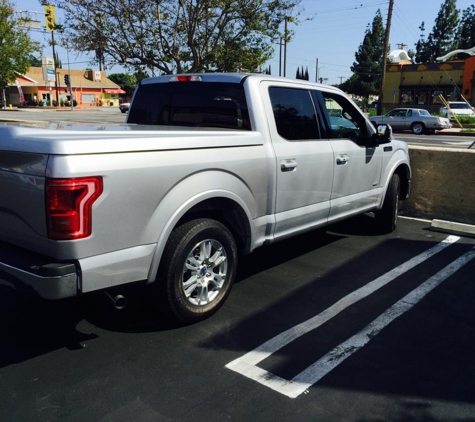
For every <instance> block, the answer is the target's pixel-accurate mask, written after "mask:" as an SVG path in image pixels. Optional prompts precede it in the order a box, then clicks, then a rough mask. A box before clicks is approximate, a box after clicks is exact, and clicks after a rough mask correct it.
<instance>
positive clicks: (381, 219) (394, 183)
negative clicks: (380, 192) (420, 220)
mask: <svg viewBox="0 0 475 422" xmlns="http://www.w3.org/2000/svg"><path fill="white" fill-rule="evenodd" d="M400 184H401V181H400V179H399V175H397V174H393V175H392V177H391V180H390V182H389V186H388V190H387V192H386V197H385V198H384V203H383V207H382V208H381V209H380V210H379V211H378V212H376V213H375V217H376V224H377V227H378V230H379V231H380V232H382V233H391V232H393V231H394V230H396V227H397V217H398V209H399V189H400Z"/></svg>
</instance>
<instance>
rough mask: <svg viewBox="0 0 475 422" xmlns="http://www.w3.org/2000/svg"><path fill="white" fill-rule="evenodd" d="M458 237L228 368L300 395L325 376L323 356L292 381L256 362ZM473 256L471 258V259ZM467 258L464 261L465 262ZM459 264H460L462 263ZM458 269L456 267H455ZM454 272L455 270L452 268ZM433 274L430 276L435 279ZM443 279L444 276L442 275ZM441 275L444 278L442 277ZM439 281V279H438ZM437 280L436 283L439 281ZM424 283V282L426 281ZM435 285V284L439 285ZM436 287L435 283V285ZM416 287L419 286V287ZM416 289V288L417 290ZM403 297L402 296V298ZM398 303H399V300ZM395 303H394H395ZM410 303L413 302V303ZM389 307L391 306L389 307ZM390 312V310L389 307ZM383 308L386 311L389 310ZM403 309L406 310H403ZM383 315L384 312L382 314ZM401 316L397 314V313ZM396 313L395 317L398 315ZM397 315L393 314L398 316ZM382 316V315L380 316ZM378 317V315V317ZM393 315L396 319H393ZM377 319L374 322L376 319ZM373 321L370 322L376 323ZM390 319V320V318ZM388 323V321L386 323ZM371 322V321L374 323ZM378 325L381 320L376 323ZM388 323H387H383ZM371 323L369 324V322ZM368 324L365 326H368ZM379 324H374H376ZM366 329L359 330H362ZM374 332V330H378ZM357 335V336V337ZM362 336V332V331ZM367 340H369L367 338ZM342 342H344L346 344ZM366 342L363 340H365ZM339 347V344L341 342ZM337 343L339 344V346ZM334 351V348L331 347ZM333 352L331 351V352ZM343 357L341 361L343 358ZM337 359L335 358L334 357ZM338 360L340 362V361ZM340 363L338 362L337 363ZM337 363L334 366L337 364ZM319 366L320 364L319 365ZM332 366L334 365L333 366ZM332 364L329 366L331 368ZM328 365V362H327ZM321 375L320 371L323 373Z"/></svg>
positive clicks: (413, 260) (292, 394) (378, 279)
mask: <svg viewBox="0 0 475 422" xmlns="http://www.w3.org/2000/svg"><path fill="white" fill-rule="evenodd" d="M459 239H460V238H459V237H457V236H449V237H447V238H446V239H445V240H444V241H442V242H441V243H439V244H437V245H435V246H434V247H432V248H431V249H429V250H428V251H426V252H423V253H421V254H419V255H417V256H416V257H414V258H412V259H410V260H409V261H407V262H405V263H403V264H401V265H399V266H398V267H396V268H394V269H393V270H391V271H389V272H388V273H386V274H384V275H382V276H381V277H379V278H377V279H375V280H373V281H372V282H370V283H368V284H367V285H365V286H363V287H361V288H360V289H358V290H355V291H354V292H352V293H350V294H349V295H347V296H345V297H344V298H342V299H340V300H339V301H338V302H336V303H335V304H334V305H332V306H330V307H329V308H327V309H326V310H324V311H323V312H321V313H320V314H318V315H316V316H314V317H313V318H310V319H309V320H307V321H305V322H303V323H301V324H299V325H296V326H295V327H292V328H290V329H288V330H287V331H284V332H283V333H281V334H279V335H277V336H276V337H274V338H272V339H270V340H269V341H267V342H265V343H264V344H262V345H260V346H259V347H257V348H256V349H254V350H252V351H251V352H249V353H247V354H245V355H244V356H241V357H240V358H238V359H236V360H234V361H232V362H230V363H228V364H227V365H226V367H227V368H228V369H231V370H233V371H235V372H238V373H240V374H242V375H244V376H246V377H248V378H250V379H253V380H255V381H257V382H259V383H260V384H263V385H265V386H267V387H269V388H271V389H273V390H275V391H278V392H279V393H281V394H284V395H286V396H288V397H291V398H295V397H297V396H299V395H300V394H302V393H303V392H304V391H305V390H306V389H307V388H308V387H309V386H311V385H312V384H314V383H315V382H317V381H318V380H319V379H320V378H321V377H322V376H323V375H325V373H328V371H327V372H325V373H323V372H324V371H322V370H321V365H322V364H323V361H322V359H325V357H324V358H322V359H320V360H319V361H317V362H316V363H315V364H313V365H311V366H310V367H309V368H307V369H306V370H304V371H303V372H302V373H300V374H298V375H297V376H296V377H294V378H293V379H292V380H286V379H283V378H281V377H278V376H277V375H274V374H272V373H271V372H269V371H266V370H264V369H262V368H259V367H258V366H257V364H259V363H260V362H261V361H263V360H264V359H266V358H268V357H269V356H270V355H272V354H273V353H275V352H276V351H278V350H279V349H281V348H282V347H284V346H286V345H287V344H289V343H291V342H292V341H294V340H296V339H297V338H299V337H300V336H302V335H304V334H306V333H308V332H310V331H312V330H314V329H316V328H318V327H320V326H321V325H322V324H324V323H325V322H327V321H329V320H330V319H331V318H333V317H334V316H336V315H338V314H339V313H340V312H342V311H343V310H345V309H346V308H348V307H349V306H351V305H353V304H354V303H356V302H358V301H359V300H361V299H364V298H365V297H367V296H369V295H370V294H372V293H374V292H375V291H376V290H378V289H380V288H382V287H383V286H385V285H386V284H388V283H389V282H391V281H392V280H394V279H395V278H397V277H399V276H400V275H402V274H404V273H405V272H407V271H409V270H410V269H412V268H414V267H415V266H416V265H419V264H420V263H422V262H424V261H425V260H427V259H429V258H430V257H432V256H433V255H435V254H437V253H438V252H440V251H442V250H443V249H445V248H446V247H448V246H450V245H451V244H453V243H454V242H456V241H457V240H459ZM472 258H473V256H471V257H470V259H472ZM470 259H468V260H467V261H465V262H464V264H465V263H466V262H468V261H469V260H470ZM459 260H460V259H459ZM459 260H457V261H455V262H454V263H452V264H451V265H449V267H447V268H452V266H453V265H455V263H457V262H459ZM464 264H462V265H464ZM457 269H458V268H457ZM445 270H446V269H444V270H442V271H441V272H439V273H438V274H437V275H436V276H434V277H437V276H439V274H440V273H442V272H444V271H445ZM454 271H456V270H454ZM434 277H432V278H434ZM432 278H431V279H429V280H428V281H426V282H425V283H428V282H429V281H430V280H432ZM445 278H446V277H445ZM445 278H444V280H445ZM442 281H443V280H442ZM440 282H441V281H440ZM440 282H439V283H438V284H440ZM425 283H424V284H425ZM438 284H437V285H438ZM434 287H435V286H434ZM418 289H419V288H418ZM418 289H416V290H418ZM405 299H407V296H406V298H404V299H402V301H403V300H405ZM398 303H399V302H398ZM394 306H396V305H394ZM412 306H413V305H412ZM392 308H393V307H391V308H390V309H392ZM388 311H389V310H388ZM388 311H386V312H388ZM404 312H405V311H404ZM383 315H385V314H383ZM399 315H400V314H399ZM399 315H397V316H399ZM397 316H396V317H397ZM381 317H382V316H381ZM381 317H380V318H381ZM396 317H395V318H396ZM378 320H379V318H378V319H377V320H375V321H378ZM375 321H373V323H374V322H375ZM389 322H390V321H389ZM389 322H387V323H389ZM373 323H372V324H373ZM378 324H380V323H378ZM386 325H387V324H386ZM386 325H382V326H381V328H380V329H379V331H380V330H381V329H382V328H384V327H385V326H386ZM370 326H371V324H370ZM370 326H368V327H370ZM379 326H380V325H377V327H379ZM377 327H372V328H371V329H372V330H374V329H376V328H377ZM364 331H365V330H363V331H362V333H363V332H364ZM379 331H377V332H379ZM358 335H359V334H357V335H356V336H358ZM362 335H365V334H362ZM356 336H354V337H352V338H351V339H350V340H348V341H351V340H352V339H355V341H356ZM368 341H369V339H368ZM345 344H346V342H345V343H343V345H345ZM364 344H366V343H364ZM364 344H362V345H361V346H360V347H362V346H363V345H364ZM340 346H342V345H340ZM340 346H339V347H340ZM334 351H335V353H336V349H334ZM331 353H332V352H330V354H331ZM330 354H328V355H326V357H327V359H329V360H332V359H333V358H335V356H333V358H332V357H331V356H330ZM341 356H343V357H344V359H346V357H348V356H349V354H348V356H346V355H345V353H343V354H342V355H341ZM344 359H342V360H344ZM336 360H338V359H336ZM342 360H341V361H342ZM338 363H339V362H338ZM338 363H336V365H338ZM319 365H320V366H319ZM336 365H335V366H336ZM335 366H333V367H331V368H330V369H329V371H330V370H331V369H333V368H334V367H335ZM327 367H328V365H327ZM322 373H323V375H321V376H320V374H322Z"/></svg>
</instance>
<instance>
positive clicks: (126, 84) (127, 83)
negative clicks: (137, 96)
mask: <svg viewBox="0 0 475 422" xmlns="http://www.w3.org/2000/svg"><path fill="white" fill-rule="evenodd" d="M109 79H110V80H111V81H112V82H114V83H116V84H117V85H119V86H120V87H121V88H122V89H123V90H124V91H125V92H126V94H127V95H128V96H132V94H133V93H134V90H135V87H136V85H137V78H136V77H135V76H131V75H127V74H126V73H112V74H111V75H109Z"/></svg>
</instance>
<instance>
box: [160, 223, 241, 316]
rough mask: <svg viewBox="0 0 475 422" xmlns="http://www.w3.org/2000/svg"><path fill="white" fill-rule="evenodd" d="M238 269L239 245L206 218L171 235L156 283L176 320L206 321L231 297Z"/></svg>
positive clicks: (223, 227) (221, 226) (219, 226)
mask: <svg viewBox="0 0 475 422" xmlns="http://www.w3.org/2000/svg"><path fill="white" fill-rule="evenodd" d="M236 266H237V247H236V242H235V240H234V238H233V236H232V234H231V232H230V231H229V229H228V228H227V227H226V226H225V225H223V224H221V223H220V222H218V221H216V220H211V219H206V218H202V219H197V220H192V221H189V222H187V223H185V224H183V225H181V226H179V227H177V228H176V229H175V230H173V232H172V234H171V235H170V239H169V240H168V243H167V245H166V247H165V251H164V253H163V257H162V262H161V264H160V269H159V273H158V276H157V280H156V287H157V289H158V290H159V293H158V294H162V295H163V297H164V298H166V302H167V303H166V305H167V308H168V310H169V311H171V313H172V315H173V316H174V317H176V318H177V319H179V320H181V321H183V322H186V323H193V322H198V321H201V320H204V319H206V318H208V317H209V316H211V315H212V314H214V313H215V312H216V311H217V310H218V309H219V308H220V307H221V306H222V305H223V303H224V302H225V300H226V298H227V297H228V295H229V292H230V291H231V286H232V284H233V282H234V279H235V277H236Z"/></svg>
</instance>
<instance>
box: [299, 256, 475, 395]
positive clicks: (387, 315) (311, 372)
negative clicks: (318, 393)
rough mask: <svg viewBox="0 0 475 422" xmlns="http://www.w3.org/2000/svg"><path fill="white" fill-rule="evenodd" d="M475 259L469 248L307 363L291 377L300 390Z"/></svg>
mask: <svg viewBox="0 0 475 422" xmlns="http://www.w3.org/2000/svg"><path fill="white" fill-rule="evenodd" d="M474 258H475V248H473V249H471V250H470V251H468V252H467V253H465V254H464V255H462V256H461V257H460V258H458V259H456V260H455V261H454V262H452V263H451V264H449V265H448V266H447V267H445V268H444V269H442V270H441V271H439V272H438V273H437V274H435V275H434V276H432V277H431V278H429V279H428V280H427V281H425V282H424V283H422V284H421V285H420V286H419V287H417V288H416V289H414V290H413V291H411V292H410V293H409V294H407V295H406V296H404V297H403V298H402V299H401V300H399V301H398V302H396V303H395V304H394V305H393V306H391V307H390V308H389V309H387V310H386V311H385V312H384V313H382V314H381V315H380V316H379V317H378V318H376V319H375V320H374V321H373V322H371V323H370V324H368V325H367V326H366V327H365V328H364V329H363V330H361V331H360V332H359V333H358V334H355V335H354V336H353V337H351V338H349V339H348V340H347V341H345V342H343V343H341V344H340V345H338V346H337V347H335V348H334V349H333V350H332V351H331V352H329V353H327V354H326V355H325V356H323V357H322V358H321V359H319V360H318V361H317V362H315V363H314V364H313V365H311V366H309V367H308V368H307V369H305V370H304V371H303V372H301V373H300V374H298V375H297V376H296V377H294V378H293V379H292V381H293V382H295V383H298V384H299V387H300V388H301V389H302V392H304V391H305V390H306V388H308V387H309V386H311V385H313V384H315V383H316V382H317V381H319V380H320V379H321V378H322V377H324V376H325V375H326V374H328V373H329V372H330V371H331V370H332V369H334V368H335V367H337V366H338V365H339V364H340V363H342V362H343V361H344V360H345V359H347V358H348V357H350V356H351V355H352V354H353V353H355V352H356V351H358V350H359V349H361V348H362V347H363V346H364V345H366V344H367V343H368V342H369V341H370V340H371V339H372V338H373V337H374V336H376V335H377V334H379V333H380V332H381V330H382V329H383V328H385V327H386V326H387V325H388V324H390V323H391V322H392V321H394V320H395V319H396V318H397V317H399V316H401V315H402V314H404V313H405V312H407V311H408V310H409V309H411V308H412V307H413V306H414V305H416V304H417V303H418V302H420V301H421V300H422V299H423V298H424V297H425V296H426V295H427V294H429V293H430V292H431V291H432V290H434V289H435V288H436V287H437V286H438V285H439V284H441V283H442V282H443V281H444V280H446V279H447V278H449V277H450V276H451V275H453V274H454V273H455V272H456V271H458V270H459V269H460V268H462V267H463V266H464V265H465V264H467V263H468V262H470V261H471V260H472V259H474Z"/></svg>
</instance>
